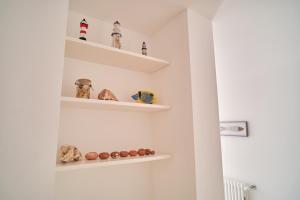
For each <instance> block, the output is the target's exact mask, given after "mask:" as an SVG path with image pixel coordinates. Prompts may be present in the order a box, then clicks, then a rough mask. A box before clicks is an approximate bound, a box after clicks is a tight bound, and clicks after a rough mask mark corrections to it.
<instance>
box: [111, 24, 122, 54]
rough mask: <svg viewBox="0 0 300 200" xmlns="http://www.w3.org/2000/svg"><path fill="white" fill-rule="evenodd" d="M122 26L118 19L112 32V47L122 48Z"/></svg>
mask: <svg viewBox="0 0 300 200" xmlns="http://www.w3.org/2000/svg"><path fill="white" fill-rule="evenodd" d="M120 26H121V24H120V23H119V22H118V21H116V22H115V23H114V28H113V32H112V33H111V37H112V47H115V48H118V49H121V37H122V35H121V30H120Z"/></svg>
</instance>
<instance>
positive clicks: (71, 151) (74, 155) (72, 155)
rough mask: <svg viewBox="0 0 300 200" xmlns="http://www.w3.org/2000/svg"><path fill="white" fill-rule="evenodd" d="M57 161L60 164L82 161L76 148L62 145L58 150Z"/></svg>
mask: <svg viewBox="0 0 300 200" xmlns="http://www.w3.org/2000/svg"><path fill="white" fill-rule="evenodd" d="M58 160H59V161H60V162H62V163H68V162H75V161H79V160H82V155H81V153H80V151H79V150H78V148H77V147H75V146H72V145H63V146H61V147H60V148H59V151H58Z"/></svg>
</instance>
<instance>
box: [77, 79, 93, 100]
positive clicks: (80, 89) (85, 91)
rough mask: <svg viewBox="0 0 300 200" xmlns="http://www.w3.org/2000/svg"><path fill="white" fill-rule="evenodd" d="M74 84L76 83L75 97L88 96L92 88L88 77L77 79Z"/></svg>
mask: <svg viewBox="0 0 300 200" xmlns="http://www.w3.org/2000/svg"><path fill="white" fill-rule="evenodd" d="M75 85H77V88H76V97H78V98H86V99H89V98H90V89H91V88H92V82H91V81H90V80H89V79H78V80H77V81H76V82H75ZM92 89H93V88H92Z"/></svg>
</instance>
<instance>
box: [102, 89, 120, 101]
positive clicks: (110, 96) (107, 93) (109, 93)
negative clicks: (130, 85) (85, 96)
mask: <svg viewBox="0 0 300 200" xmlns="http://www.w3.org/2000/svg"><path fill="white" fill-rule="evenodd" d="M98 99H100V100H112V101H118V99H117V97H116V96H115V95H114V94H113V93H112V91H110V90H107V89H104V90H102V91H101V92H100V93H99V95H98Z"/></svg>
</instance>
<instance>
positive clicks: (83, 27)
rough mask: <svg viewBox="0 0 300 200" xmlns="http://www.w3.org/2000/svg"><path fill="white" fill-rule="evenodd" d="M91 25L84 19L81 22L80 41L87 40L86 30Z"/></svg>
mask: <svg viewBox="0 0 300 200" xmlns="http://www.w3.org/2000/svg"><path fill="white" fill-rule="evenodd" d="M88 27H89V25H88V23H87V22H86V21H85V19H83V20H82V21H81V22H80V36H79V39H81V40H86V37H85V35H86V30H87V29H88Z"/></svg>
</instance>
